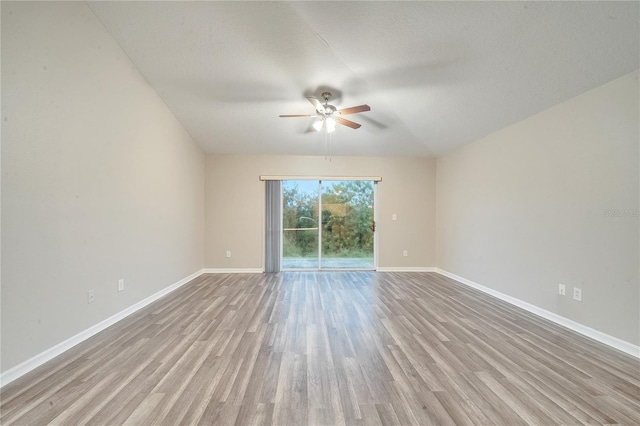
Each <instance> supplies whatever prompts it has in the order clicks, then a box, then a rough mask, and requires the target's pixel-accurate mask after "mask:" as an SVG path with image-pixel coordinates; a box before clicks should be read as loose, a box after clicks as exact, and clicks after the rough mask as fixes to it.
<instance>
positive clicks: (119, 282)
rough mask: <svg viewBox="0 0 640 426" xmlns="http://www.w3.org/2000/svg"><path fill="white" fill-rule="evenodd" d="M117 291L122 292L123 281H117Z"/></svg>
mask: <svg viewBox="0 0 640 426" xmlns="http://www.w3.org/2000/svg"><path fill="white" fill-rule="evenodd" d="M118 291H124V280H123V279H119V280H118Z"/></svg>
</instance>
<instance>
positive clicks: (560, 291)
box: [558, 284, 567, 296]
mask: <svg viewBox="0 0 640 426" xmlns="http://www.w3.org/2000/svg"><path fill="white" fill-rule="evenodd" d="M558 294H559V295H560V296H564V295H566V294H567V286H566V285H564V284H558Z"/></svg>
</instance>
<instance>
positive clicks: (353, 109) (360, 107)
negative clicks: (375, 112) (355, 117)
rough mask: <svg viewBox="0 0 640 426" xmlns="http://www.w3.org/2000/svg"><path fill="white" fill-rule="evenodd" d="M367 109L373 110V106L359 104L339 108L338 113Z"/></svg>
mask: <svg viewBox="0 0 640 426" xmlns="http://www.w3.org/2000/svg"><path fill="white" fill-rule="evenodd" d="M365 111H371V107H370V106H369V105H358V106H354V107H351V108H345V109H341V110H338V113H340V115H348V114H355V113H357V112H365Z"/></svg>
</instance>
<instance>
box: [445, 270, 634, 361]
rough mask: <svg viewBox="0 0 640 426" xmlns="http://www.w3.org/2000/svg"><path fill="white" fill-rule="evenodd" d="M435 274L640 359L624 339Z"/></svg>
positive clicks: (470, 283) (457, 278) (460, 279)
mask: <svg viewBox="0 0 640 426" xmlns="http://www.w3.org/2000/svg"><path fill="white" fill-rule="evenodd" d="M435 272H437V273H438V274H440V275H443V276H445V277H448V278H451V279H452V280H455V281H458V282H459V283H461V284H464V285H467V286H469V287H473V288H475V289H476V290H480V291H481V292H483V293H486V294H489V295H491V296H494V297H496V298H498V299H500V300H503V301H505V302H507V303H510V304H512V305H515V306H517V307H519V308H522V309H524V310H525V311H528V312H531V313H532V314H535V315H538V316H540V317H542V318H545V319H548V320H549V321H552V322H554V323H556V324H558V325H561V326H563V327H565V328H568V329H570V330H573V331H575V332H577V333H580V334H582V335H584V336H587V337H589V338H591V339H593V340H596V341H598V342H600V343H604V344H605V345H608V346H611V347H612V348H615V349H617V350H619V351H622V352H624V353H627V354H629V355H631V356H634V357H636V358H640V346H636V345H634V344H632V343H629V342H626V341H624V340H622V339H618V338H617V337H613V336H610V335H608V334H606V333H603V332H601V331H598V330H595V329H593V328H591V327H587V326H586V325H582V324H580V323H578V322H575V321H573V320H570V319H568V318H565V317H563V316H561V315H558V314H555V313H553V312H550V311H547V310H546V309H542V308H539V307H538V306H535V305H532V304H531V303H527V302H525V301H522V300H520V299H516V298H515V297H511V296H509V295H507V294H504V293H501V292H499V291H496V290H493V289H491V288H489V287H485V286H483V285H482V284H478V283H476V282H474V281H471V280H468V279H466V278H464V277H461V276H458V275H456V274H452V273H451V272H448V271H445V270H442V269H440V268H435Z"/></svg>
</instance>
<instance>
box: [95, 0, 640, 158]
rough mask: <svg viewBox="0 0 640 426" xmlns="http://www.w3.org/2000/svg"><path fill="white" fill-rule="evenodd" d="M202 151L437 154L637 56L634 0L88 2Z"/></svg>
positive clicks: (615, 73)
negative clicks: (316, 123) (356, 109)
mask: <svg viewBox="0 0 640 426" xmlns="http://www.w3.org/2000/svg"><path fill="white" fill-rule="evenodd" d="M89 5H90V7H91V8H92V9H93V10H94V12H95V13H96V15H97V16H98V18H99V19H100V20H101V21H102V22H103V23H104V25H105V27H106V28H107V30H108V31H109V32H110V33H111V34H112V35H113V37H114V38H115V40H116V41H117V42H118V43H119V44H120V46H121V47H122V48H123V49H124V50H125V52H126V53H127V54H128V56H129V57H130V58H131V60H132V61H133V63H134V64H135V65H136V66H137V67H138V69H139V70H140V72H141V73H142V74H143V75H144V77H145V78H146V79H147V80H148V81H149V83H150V84H151V86H153V88H154V89H155V90H156V91H157V92H158V94H159V95H160V96H161V97H162V99H163V100H164V102H165V103H166V104H167V106H168V107H169V108H170V109H171V110H172V111H173V113H174V114H175V115H176V117H177V118H178V119H179V120H180V121H181V122H182V124H183V125H184V126H185V128H186V129H187V130H188V131H189V133H190V134H191V135H192V136H193V137H194V139H195V140H196V141H197V142H198V143H199V144H200V146H202V148H203V149H204V150H205V151H206V152H210V153H245V154H308V155H322V154H323V153H324V152H325V151H324V139H323V135H321V134H318V133H311V134H305V131H306V130H307V128H308V127H309V124H310V121H311V120H310V119H307V118H279V117H278V115H279V114H310V113H313V112H314V111H313V108H312V106H311V104H309V103H308V102H307V101H306V100H305V99H304V96H305V95H310V94H314V95H316V96H318V97H319V95H320V93H321V92H322V91H324V89H326V88H330V89H331V91H332V92H334V94H335V95H337V96H335V99H334V101H335V102H331V103H332V104H334V105H336V106H337V107H338V108H343V107H349V106H354V105H359V104H363V103H367V104H369V105H370V106H371V111H370V112H365V113H360V114H356V115H351V116H349V117H347V118H350V119H352V120H353V121H356V122H359V123H361V124H362V127H361V128H360V129H358V130H352V129H349V128H347V127H343V126H338V129H337V130H336V132H335V133H333V135H332V147H333V148H332V152H333V155H382V156H390V155H400V156H437V155H440V154H442V153H444V152H446V151H447V150H450V149H453V148H455V147H457V146H460V145H463V144H467V143H470V142H473V141H475V140H477V139H479V138H481V137H483V136H486V135H488V134H490V133H492V132H494V131H496V130H499V129H501V128H503V127H506V126H508V125H510V124H512V123H515V122H517V121H519V120H522V119H524V118H526V117H528V116H531V115H533V114H535V113H537V112H539V111H542V110H544V109H547V108H549V107H551V106H553V105H555V104H557V103H559V102H562V101H564V100H566V99H569V98H571V97H574V96H576V95H578V94H580V93H583V92H585V91H587V90H589V89H591V88H594V87H597V86H599V85H602V84H604V83H606V82H608V81H611V80H613V79H615V78H617V77H620V76H622V75H624V74H627V73H629V72H632V71H634V70H636V69H638V68H639V50H640V47H639V41H638V40H639V35H640V34H639V15H640V12H639V10H640V9H639V6H640V3H638V2H324V1H323V2H291V3H290V2H155V1H150V2H106V1H101V2H91V3H89Z"/></svg>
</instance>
